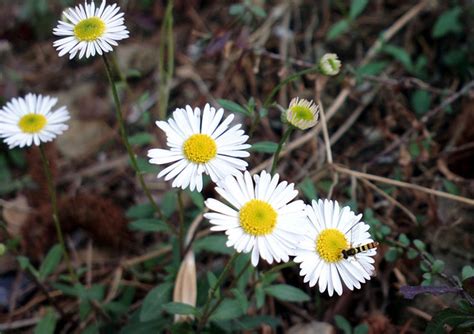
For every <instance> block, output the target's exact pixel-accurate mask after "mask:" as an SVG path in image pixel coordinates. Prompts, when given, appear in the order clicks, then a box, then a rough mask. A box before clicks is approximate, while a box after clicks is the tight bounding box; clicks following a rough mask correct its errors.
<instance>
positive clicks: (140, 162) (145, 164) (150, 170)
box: [136, 157, 160, 174]
mask: <svg viewBox="0 0 474 334" xmlns="http://www.w3.org/2000/svg"><path fill="white" fill-rule="evenodd" d="M136 160H137V167H138V170H139V171H140V172H141V173H142V174H157V173H158V172H159V171H160V167H158V166H157V165H155V164H151V163H150V162H149V161H148V159H145V158H142V157H136Z"/></svg>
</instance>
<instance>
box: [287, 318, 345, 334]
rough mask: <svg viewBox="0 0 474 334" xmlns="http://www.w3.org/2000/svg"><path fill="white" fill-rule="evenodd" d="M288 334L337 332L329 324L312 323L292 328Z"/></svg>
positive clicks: (326, 333)
mask: <svg viewBox="0 0 474 334" xmlns="http://www.w3.org/2000/svg"><path fill="white" fill-rule="evenodd" d="M287 333H288V334H315V333H317V334H335V333H336V330H335V329H334V327H333V326H332V325H331V324H328V323H327V322H319V321H311V322H308V323H304V324H298V325H294V326H292V327H290V328H289V329H288V331H287Z"/></svg>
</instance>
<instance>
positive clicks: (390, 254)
mask: <svg viewBox="0 0 474 334" xmlns="http://www.w3.org/2000/svg"><path fill="white" fill-rule="evenodd" d="M397 259H398V250H397V249H396V248H395V247H390V248H389V249H388V251H387V252H386V253H385V260H386V261H388V262H395V261H396V260H397Z"/></svg>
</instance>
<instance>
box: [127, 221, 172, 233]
mask: <svg viewBox="0 0 474 334" xmlns="http://www.w3.org/2000/svg"><path fill="white" fill-rule="evenodd" d="M128 228H129V229H130V230H132V231H142V232H169V228H168V225H166V223H165V222H164V221H162V220H160V219H156V218H143V219H138V220H135V221H133V222H131V223H130V224H128Z"/></svg>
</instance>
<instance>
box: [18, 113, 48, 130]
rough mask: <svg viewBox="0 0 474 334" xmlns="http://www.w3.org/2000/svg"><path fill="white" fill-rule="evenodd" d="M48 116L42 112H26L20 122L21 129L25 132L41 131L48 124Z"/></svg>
mask: <svg viewBox="0 0 474 334" xmlns="http://www.w3.org/2000/svg"><path fill="white" fill-rule="evenodd" d="M46 121H47V120H46V117H45V116H44V115H41V114H26V115H25V116H23V117H22V118H20V121H19V122H18V126H19V127H20V129H21V131H23V132H25V133H37V132H40V131H41V130H42V129H43V128H44V127H45V125H46Z"/></svg>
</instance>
